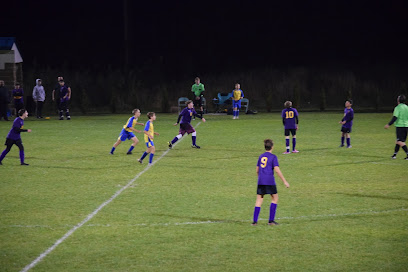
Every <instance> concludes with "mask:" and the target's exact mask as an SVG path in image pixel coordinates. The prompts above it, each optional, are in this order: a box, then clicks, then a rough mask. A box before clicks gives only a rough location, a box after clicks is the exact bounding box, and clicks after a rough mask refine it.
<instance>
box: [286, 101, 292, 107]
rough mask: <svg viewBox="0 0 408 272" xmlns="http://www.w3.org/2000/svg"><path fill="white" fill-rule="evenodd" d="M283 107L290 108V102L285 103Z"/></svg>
mask: <svg viewBox="0 0 408 272" xmlns="http://www.w3.org/2000/svg"><path fill="white" fill-rule="evenodd" d="M284 105H285V108H290V107H292V101H286V102H285V104H284Z"/></svg>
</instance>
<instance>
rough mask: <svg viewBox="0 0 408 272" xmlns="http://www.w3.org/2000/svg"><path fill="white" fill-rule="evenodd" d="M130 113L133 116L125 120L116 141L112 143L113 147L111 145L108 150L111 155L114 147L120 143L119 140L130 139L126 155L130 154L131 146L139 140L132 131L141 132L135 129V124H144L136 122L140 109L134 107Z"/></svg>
mask: <svg viewBox="0 0 408 272" xmlns="http://www.w3.org/2000/svg"><path fill="white" fill-rule="evenodd" d="M132 113H133V116H132V117H130V118H129V119H128V120H127V122H126V124H125V125H124V126H123V129H122V131H121V132H120V134H119V138H118V140H117V141H116V143H114V144H113V147H112V149H111V152H110V153H111V154H112V155H113V152H114V151H115V149H116V147H117V146H118V145H120V143H121V142H123V141H126V140H132V141H133V143H132V145H131V146H130V148H129V151H128V152H127V154H128V155H131V154H132V150H133V148H135V145H137V143H138V142H139V140H138V139H137V137H136V136H135V134H133V131H135V132H138V133H140V132H142V131H140V130H137V129H135V125H141V126H144V124H143V123H138V122H137V119H138V118H139V116H140V110H139V109H134V110H133V111H132Z"/></svg>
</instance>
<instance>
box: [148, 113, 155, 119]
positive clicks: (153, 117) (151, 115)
mask: <svg viewBox="0 0 408 272" xmlns="http://www.w3.org/2000/svg"><path fill="white" fill-rule="evenodd" d="M147 118H149V120H155V119H156V114H155V113H154V112H148V113H147Z"/></svg>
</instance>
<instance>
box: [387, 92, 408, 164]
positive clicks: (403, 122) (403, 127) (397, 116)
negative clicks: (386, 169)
mask: <svg viewBox="0 0 408 272" xmlns="http://www.w3.org/2000/svg"><path fill="white" fill-rule="evenodd" d="M405 100H406V97H405V95H403V94H402V95H400V96H398V98H397V102H398V106H396V107H395V109H394V113H393V117H392V119H391V121H390V122H389V123H388V124H386V125H385V127H384V128H385V129H387V128H389V127H390V126H391V125H392V124H394V125H395V127H396V132H397V141H396V144H395V151H394V155H392V156H391V158H392V159H395V158H396V157H397V153H398V151H399V149H400V147H401V148H402V149H403V150H404V151H405V153H406V154H407V157H406V158H405V160H408V148H407V145H406V144H405V141H406V140H407V134H408V106H407V105H406V104H405Z"/></svg>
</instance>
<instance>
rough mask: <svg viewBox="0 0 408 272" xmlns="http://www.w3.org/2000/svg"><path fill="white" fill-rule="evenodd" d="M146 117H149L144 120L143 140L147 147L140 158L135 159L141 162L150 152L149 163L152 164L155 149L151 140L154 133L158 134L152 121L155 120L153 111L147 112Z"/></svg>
mask: <svg viewBox="0 0 408 272" xmlns="http://www.w3.org/2000/svg"><path fill="white" fill-rule="evenodd" d="M147 118H149V121H147V122H146V126H145V129H144V140H145V143H146V147H147V149H146V151H145V152H144V153H143V155H142V157H140V159H138V160H137V161H138V162H140V163H142V162H143V159H144V158H145V157H146V156H147V154H149V153H150V156H149V165H152V162H153V156H154V151H155V147H154V142H153V139H154V135H157V136H159V135H160V134H159V133H157V132H154V126H153V121H154V120H156V114H155V113H154V112H148V113H147Z"/></svg>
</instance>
